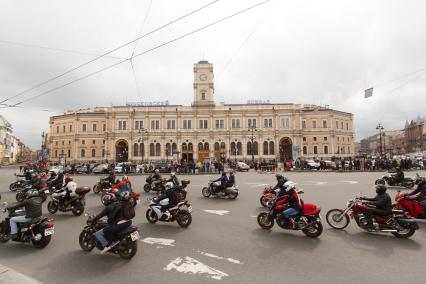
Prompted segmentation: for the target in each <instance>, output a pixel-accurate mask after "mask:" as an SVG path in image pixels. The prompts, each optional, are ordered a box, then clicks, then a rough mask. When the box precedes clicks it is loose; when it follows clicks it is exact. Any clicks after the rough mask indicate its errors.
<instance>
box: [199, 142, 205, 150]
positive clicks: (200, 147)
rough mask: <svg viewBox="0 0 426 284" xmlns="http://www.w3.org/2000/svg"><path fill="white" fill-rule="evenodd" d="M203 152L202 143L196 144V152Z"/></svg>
mask: <svg viewBox="0 0 426 284" xmlns="http://www.w3.org/2000/svg"><path fill="white" fill-rule="evenodd" d="M203 150H204V146H203V143H201V142H200V143H198V151H203Z"/></svg>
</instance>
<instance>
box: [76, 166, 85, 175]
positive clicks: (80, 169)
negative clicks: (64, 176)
mask: <svg viewBox="0 0 426 284" xmlns="http://www.w3.org/2000/svg"><path fill="white" fill-rule="evenodd" d="M75 172H76V173H78V174H86V173H87V167H86V166H77V167H75Z"/></svg>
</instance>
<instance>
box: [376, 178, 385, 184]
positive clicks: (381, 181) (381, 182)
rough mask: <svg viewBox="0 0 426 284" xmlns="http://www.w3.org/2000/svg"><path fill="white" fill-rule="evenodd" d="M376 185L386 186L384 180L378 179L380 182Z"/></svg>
mask: <svg viewBox="0 0 426 284" xmlns="http://www.w3.org/2000/svg"><path fill="white" fill-rule="evenodd" d="M374 184H376V185H379V184H381V185H385V181H384V180H383V179H378V180H376V181H375V183H374Z"/></svg>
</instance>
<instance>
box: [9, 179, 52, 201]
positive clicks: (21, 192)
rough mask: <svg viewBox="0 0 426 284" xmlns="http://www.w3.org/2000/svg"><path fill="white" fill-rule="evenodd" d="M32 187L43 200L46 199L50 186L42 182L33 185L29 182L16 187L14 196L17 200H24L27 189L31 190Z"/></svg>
mask: <svg viewBox="0 0 426 284" xmlns="http://www.w3.org/2000/svg"><path fill="white" fill-rule="evenodd" d="M33 189H35V190H37V191H38V193H39V196H40V197H41V199H42V200H43V202H45V201H46V199H47V195H48V194H50V188H49V187H47V186H46V185H45V184H43V185H42V186H33V185H32V184H31V183H29V184H27V185H25V186H24V187H22V188H19V189H17V190H18V192H17V193H16V196H15V199H16V201H18V202H22V201H24V200H25V196H26V194H27V191H29V190H33Z"/></svg>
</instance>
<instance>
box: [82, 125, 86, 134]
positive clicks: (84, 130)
mask: <svg viewBox="0 0 426 284" xmlns="http://www.w3.org/2000/svg"><path fill="white" fill-rule="evenodd" d="M82 130H83V132H86V123H83V129H82Z"/></svg>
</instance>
